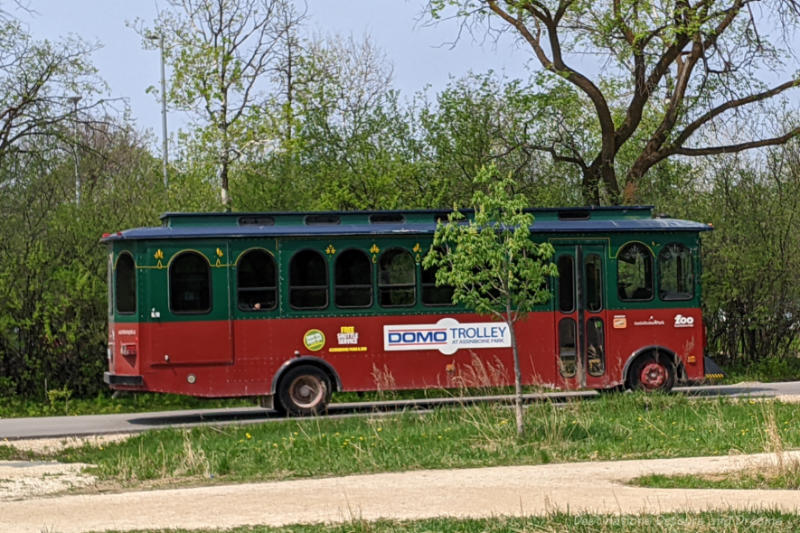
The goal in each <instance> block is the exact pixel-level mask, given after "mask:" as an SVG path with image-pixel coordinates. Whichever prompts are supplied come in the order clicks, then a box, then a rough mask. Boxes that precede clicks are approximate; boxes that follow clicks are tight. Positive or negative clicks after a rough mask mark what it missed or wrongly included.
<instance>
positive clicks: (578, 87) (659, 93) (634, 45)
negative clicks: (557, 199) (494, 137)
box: [428, 0, 800, 204]
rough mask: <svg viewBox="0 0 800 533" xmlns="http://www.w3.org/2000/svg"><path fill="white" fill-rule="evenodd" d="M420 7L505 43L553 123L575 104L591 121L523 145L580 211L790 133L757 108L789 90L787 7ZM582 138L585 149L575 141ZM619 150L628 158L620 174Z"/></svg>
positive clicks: (791, 2) (631, 198)
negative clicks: (681, 159) (563, 178)
mask: <svg viewBox="0 0 800 533" xmlns="http://www.w3.org/2000/svg"><path fill="white" fill-rule="evenodd" d="M428 7H429V10H430V12H431V13H432V15H433V17H434V18H438V17H446V16H453V17H457V18H460V19H461V20H462V22H463V24H464V25H468V26H471V27H470V28H469V30H470V31H471V32H472V33H473V34H474V33H477V32H478V31H480V32H489V33H490V34H492V33H500V32H504V31H511V32H513V33H515V34H516V35H517V36H518V37H520V38H521V41H522V42H523V43H524V44H525V45H527V46H528V47H529V48H530V50H531V52H532V53H533V56H534V57H535V58H536V60H537V61H538V62H539V64H540V65H541V67H542V69H543V71H544V72H545V73H546V74H547V75H548V76H549V81H548V82H547V83H546V84H540V86H541V88H542V89H543V95H544V96H546V97H547V98H548V99H549V100H550V105H551V106H553V108H555V109H556V110H557V112H556V114H555V115H556V116H557V115H558V114H561V113H565V112H569V110H570V109H574V108H575V107H576V106H577V107H578V108H580V109H582V110H583V111H584V113H585V114H586V116H591V117H593V122H594V124H593V127H592V128H591V129H590V130H586V129H585V128H581V127H580V122H568V121H547V122H544V123H543V124H542V128H543V129H542V130H541V133H542V135H540V136H537V137H535V140H534V142H531V143H530V147H531V148H532V149H536V150H539V151H543V152H545V153H548V154H550V155H551V157H552V158H553V159H554V160H556V161H561V162H565V163H569V164H571V165H573V166H575V167H576V168H577V169H578V170H579V171H580V173H581V175H582V193H583V197H584V201H585V202H586V203H587V204H599V203H601V201H602V202H610V203H618V202H624V203H631V202H636V201H637V200H638V198H639V195H638V187H639V185H640V183H641V180H642V178H643V176H644V175H645V174H646V173H647V172H648V171H649V170H650V169H651V168H653V167H654V166H655V165H657V164H659V163H660V162H662V161H664V160H665V159H667V158H670V157H674V156H690V157H693V156H707V155H716V154H725V153H733V152H740V151H744V150H748V149H752V148H759V147H765V146H771V145H778V144H782V143H785V142H787V141H788V140H790V139H792V138H793V137H795V136H797V135H798V133H800V128H797V127H794V126H792V125H788V124H775V121H774V120H770V118H771V117H774V116H775V115H774V114H773V113H771V110H770V109H769V107H770V104H771V103H775V104H777V105H779V104H781V103H782V101H781V97H782V95H784V94H785V93H787V91H789V90H791V89H793V88H796V87H797V86H798V82H800V78H798V77H797V75H796V73H795V72H794V70H796V67H797V59H796V55H795V54H794V53H793V50H792V48H793V47H792V45H791V43H790V42H789V40H788V38H787V37H785V38H784V39H783V40H781V38H780V33H781V30H784V35H788V34H789V33H790V32H791V30H792V28H793V27H795V26H796V25H797V23H798V20H799V19H800V4H798V2H796V1H795V0H772V1H767V2H756V1H755V0H727V1H717V0H698V1H696V2H689V1H687V0H668V1H661V0H658V1H652V0H629V1H613V2H576V1H574V0H430V1H429V3H428ZM757 8H758V9H757ZM479 28H480V29H479ZM599 65H602V66H599ZM765 73H768V74H769V75H768V76H765ZM781 78H782V81H776V82H774V83H768V82H766V81H765V80H781ZM760 124H765V126H763V127H761V126H760ZM587 131H588V132H589V133H591V138H589V139H586V140H587V141H588V142H576V139H578V140H580V139H585V137H586V133H587ZM628 144H630V145H632V146H634V147H635V151H636V157H635V158H633V159H632V160H631V161H630V162H629V163H627V164H626V165H625V166H624V167H622V166H621V165H620V164H619V163H620V162H619V161H618V156H619V154H620V151H621V150H622V149H623V147H625V146H626V145H628Z"/></svg>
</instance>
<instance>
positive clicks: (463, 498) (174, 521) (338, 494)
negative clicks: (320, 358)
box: [0, 451, 800, 533]
mask: <svg viewBox="0 0 800 533" xmlns="http://www.w3.org/2000/svg"><path fill="white" fill-rule="evenodd" d="M783 459H784V460H800V451H798V452H787V453H785V454H784V456H783ZM775 461H776V457H775V456H774V455H767V454H760V455H739V456H725V457H696V458H684V459H661V460H648V461H640V460H635V461H616V462H594V463H569V464H551V465H538V466H512V467H495V468H474V469H460V470H423V471H415V472H402V473H390V474H374V475H358V476H347V477H339V478H324V479H303V480H293V481H282V482H270V483H252V484H245V485H224V486H210V487H198V488H186V489H170V490H156V491H145V492H124V493H114V494H81V495H67V496H46V495H44V494H45V492H46V491H39V492H38V493H34V494H31V495H29V497H27V498H25V499H21V500H6V501H0V531H15V532H29V531H30V532H35V533H40V532H41V531H48V532H51V533H69V532H77V531H103V530H106V529H119V530H129V529H142V528H177V527H183V528H200V527H205V528H228V527H234V526H237V525H247V524H268V525H284V524H291V523H298V522H304V523H308V522H337V521H348V520H351V519H367V520H373V519H377V518H393V519H412V518H427V517H434V516H443V515H447V516H455V517H486V516H496V515H531V514H543V513H547V512H552V511H555V510H563V511H567V510H568V511H570V512H572V513H581V512H592V513H632V514H638V513H643V512H646V513H661V512H671V511H690V510H696V511H702V510H710V509H729V508H748V509H752V508H777V509H781V510H784V511H791V512H798V511H800V492H798V491H790V490H770V491H761V490H700V489H643V488H638V487H628V486H624V485H623V484H622V483H623V482H624V481H626V480H629V479H631V478H634V477H637V476H640V475H644V474H650V473H660V474H681V473H714V472H725V471H731V470H738V469H742V468H752V467H762V466H764V465H766V464H769V463H774V462H775ZM65 466H67V465H57V464H52V463H44V464H41V463H40V464H36V465H30V466H24V465H22V464H20V463H2V462H0V483H3V482H4V481H8V480H9V479H11V478H12V477H13V476H14V475H17V476H18V477H24V476H26V474H24V473H23V472H25V471H26V470H27V471H28V472H29V473H30V474H31V476H28V477H34V478H38V479H42V480H46V479H58V478H59V476H58V475H47V474H46V473H45V472H46V471H47V468H48V467H49V468H51V469H52V470H51V471H52V472H53V473H54V474H57V473H59V472H62V473H63V472H64V470H63V467H65ZM74 473H75V472H74V471H72V474H74ZM72 474H70V475H72ZM70 482H71V483H79V482H76V481H75V480H74V479H73V480H71V481H70ZM87 482H88V483H91V481H87ZM8 496H10V494H8V493H7V494H6V497H8ZM17 496H19V493H17Z"/></svg>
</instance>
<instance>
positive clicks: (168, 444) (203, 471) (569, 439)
mask: <svg viewBox="0 0 800 533" xmlns="http://www.w3.org/2000/svg"><path fill="white" fill-rule="evenodd" d="M769 405H771V407H770V408H769V409H767V408H766V407H765V405H764V404H763V403H761V402H756V401H754V400H750V401H744V402H736V401H732V400H712V401H707V400H693V399H689V398H686V397H682V396H661V395H640V394H624V395H618V396H608V397H602V398H600V399H598V400H596V401H576V402H573V403H569V404H567V405H565V406H557V405H555V404H551V403H540V404H534V405H531V406H529V407H528V408H527V409H526V410H525V424H526V433H525V436H524V437H523V438H522V439H519V438H517V436H516V431H515V428H514V419H513V412H512V411H511V410H510V409H509V408H507V407H504V406H500V405H479V406H464V407H458V408H447V409H445V408H442V409H437V410H435V411H433V412H430V413H426V414H422V413H415V412H404V413H400V414H393V415H380V414H374V415H371V416H367V417H352V418H325V417H322V418H307V419H294V420H285V421H276V422H268V423H261V424H253V425H242V426H219V427H214V426H210V427H209V426H206V427H199V428H193V429H168V430H160V431H151V432H147V433H144V434H141V435H137V436H134V437H132V438H130V439H129V440H127V441H125V442H121V443H114V444H107V445H105V446H102V447H100V446H90V445H85V446H83V447H81V448H76V449H68V450H65V451H63V452H59V453H56V454H52V455H48V456H47V458H56V459H60V460H67V461H81V462H87V463H92V464H94V465H96V467H95V472H94V473H95V474H96V475H98V476H100V477H101V478H102V479H105V480H109V481H111V482H113V483H118V484H123V485H125V484H127V485H131V484H133V485H136V484H141V483H196V482H204V483H205V482H213V481H220V480H222V481H252V480H277V479H288V478H298V477H318V476H330V475H344V474H353V473H369V472H385V471H400V470H417V469H428V468H433V469H435V468H457V467H477V466H488V465H512V464H540V463H548V462H564V461H586V460H599V459H628V458H660V457H679V456H697V455H720V454H728V453H730V452H738V453H753V452H762V451H765V450H767V449H770V448H769V447H770V446H772V447H773V448H774V447H775V444H774V442H775V441H774V440H770V439H771V438H773V437H769V435H770V434H771V433H770V432H772V433H774V435H775V437H774V438H775V439H780V443H781V444H780V446H781V447H785V448H791V447H798V446H800V410H798V409H797V407H796V406H795V405H787V404H782V403H774V404H769ZM770 443H773V444H770ZM2 449H3V448H2V447H0V456H3V455H6V456H7V457H9V456H13V455H14V452H12V451H10V449H6V450H5V452H3V451H2Z"/></svg>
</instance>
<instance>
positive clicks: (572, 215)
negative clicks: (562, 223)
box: [558, 209, 591, 220]
mask: <svg viewBox="0 0 800 533" xmlns="http://www.w3.org/2000/svg"><path fill="white" fill-rule="evenodd" d="M590 216H591V215H590V214H589V210H587V209H562V210H559V212H558V220H589V218H590Z"/></svg>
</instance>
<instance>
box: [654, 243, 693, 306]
mask: <svg viewBox="0 0 800 533" xmlns="http://www.w3.org/2000/svg"><path fill="white" fill-rule="evenodd" d="M658 295H659V296H660V297H661V299H662V300H691V299H692V297H694V268H692V254H691V253H690V252H689V249H688V248H687V247H686V246H684V245H682V244H678V243H676V242H674V243H671V244H668V245H666V246H665V247H664V249H663V250H661V253H660V254H658Z"/></svg>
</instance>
